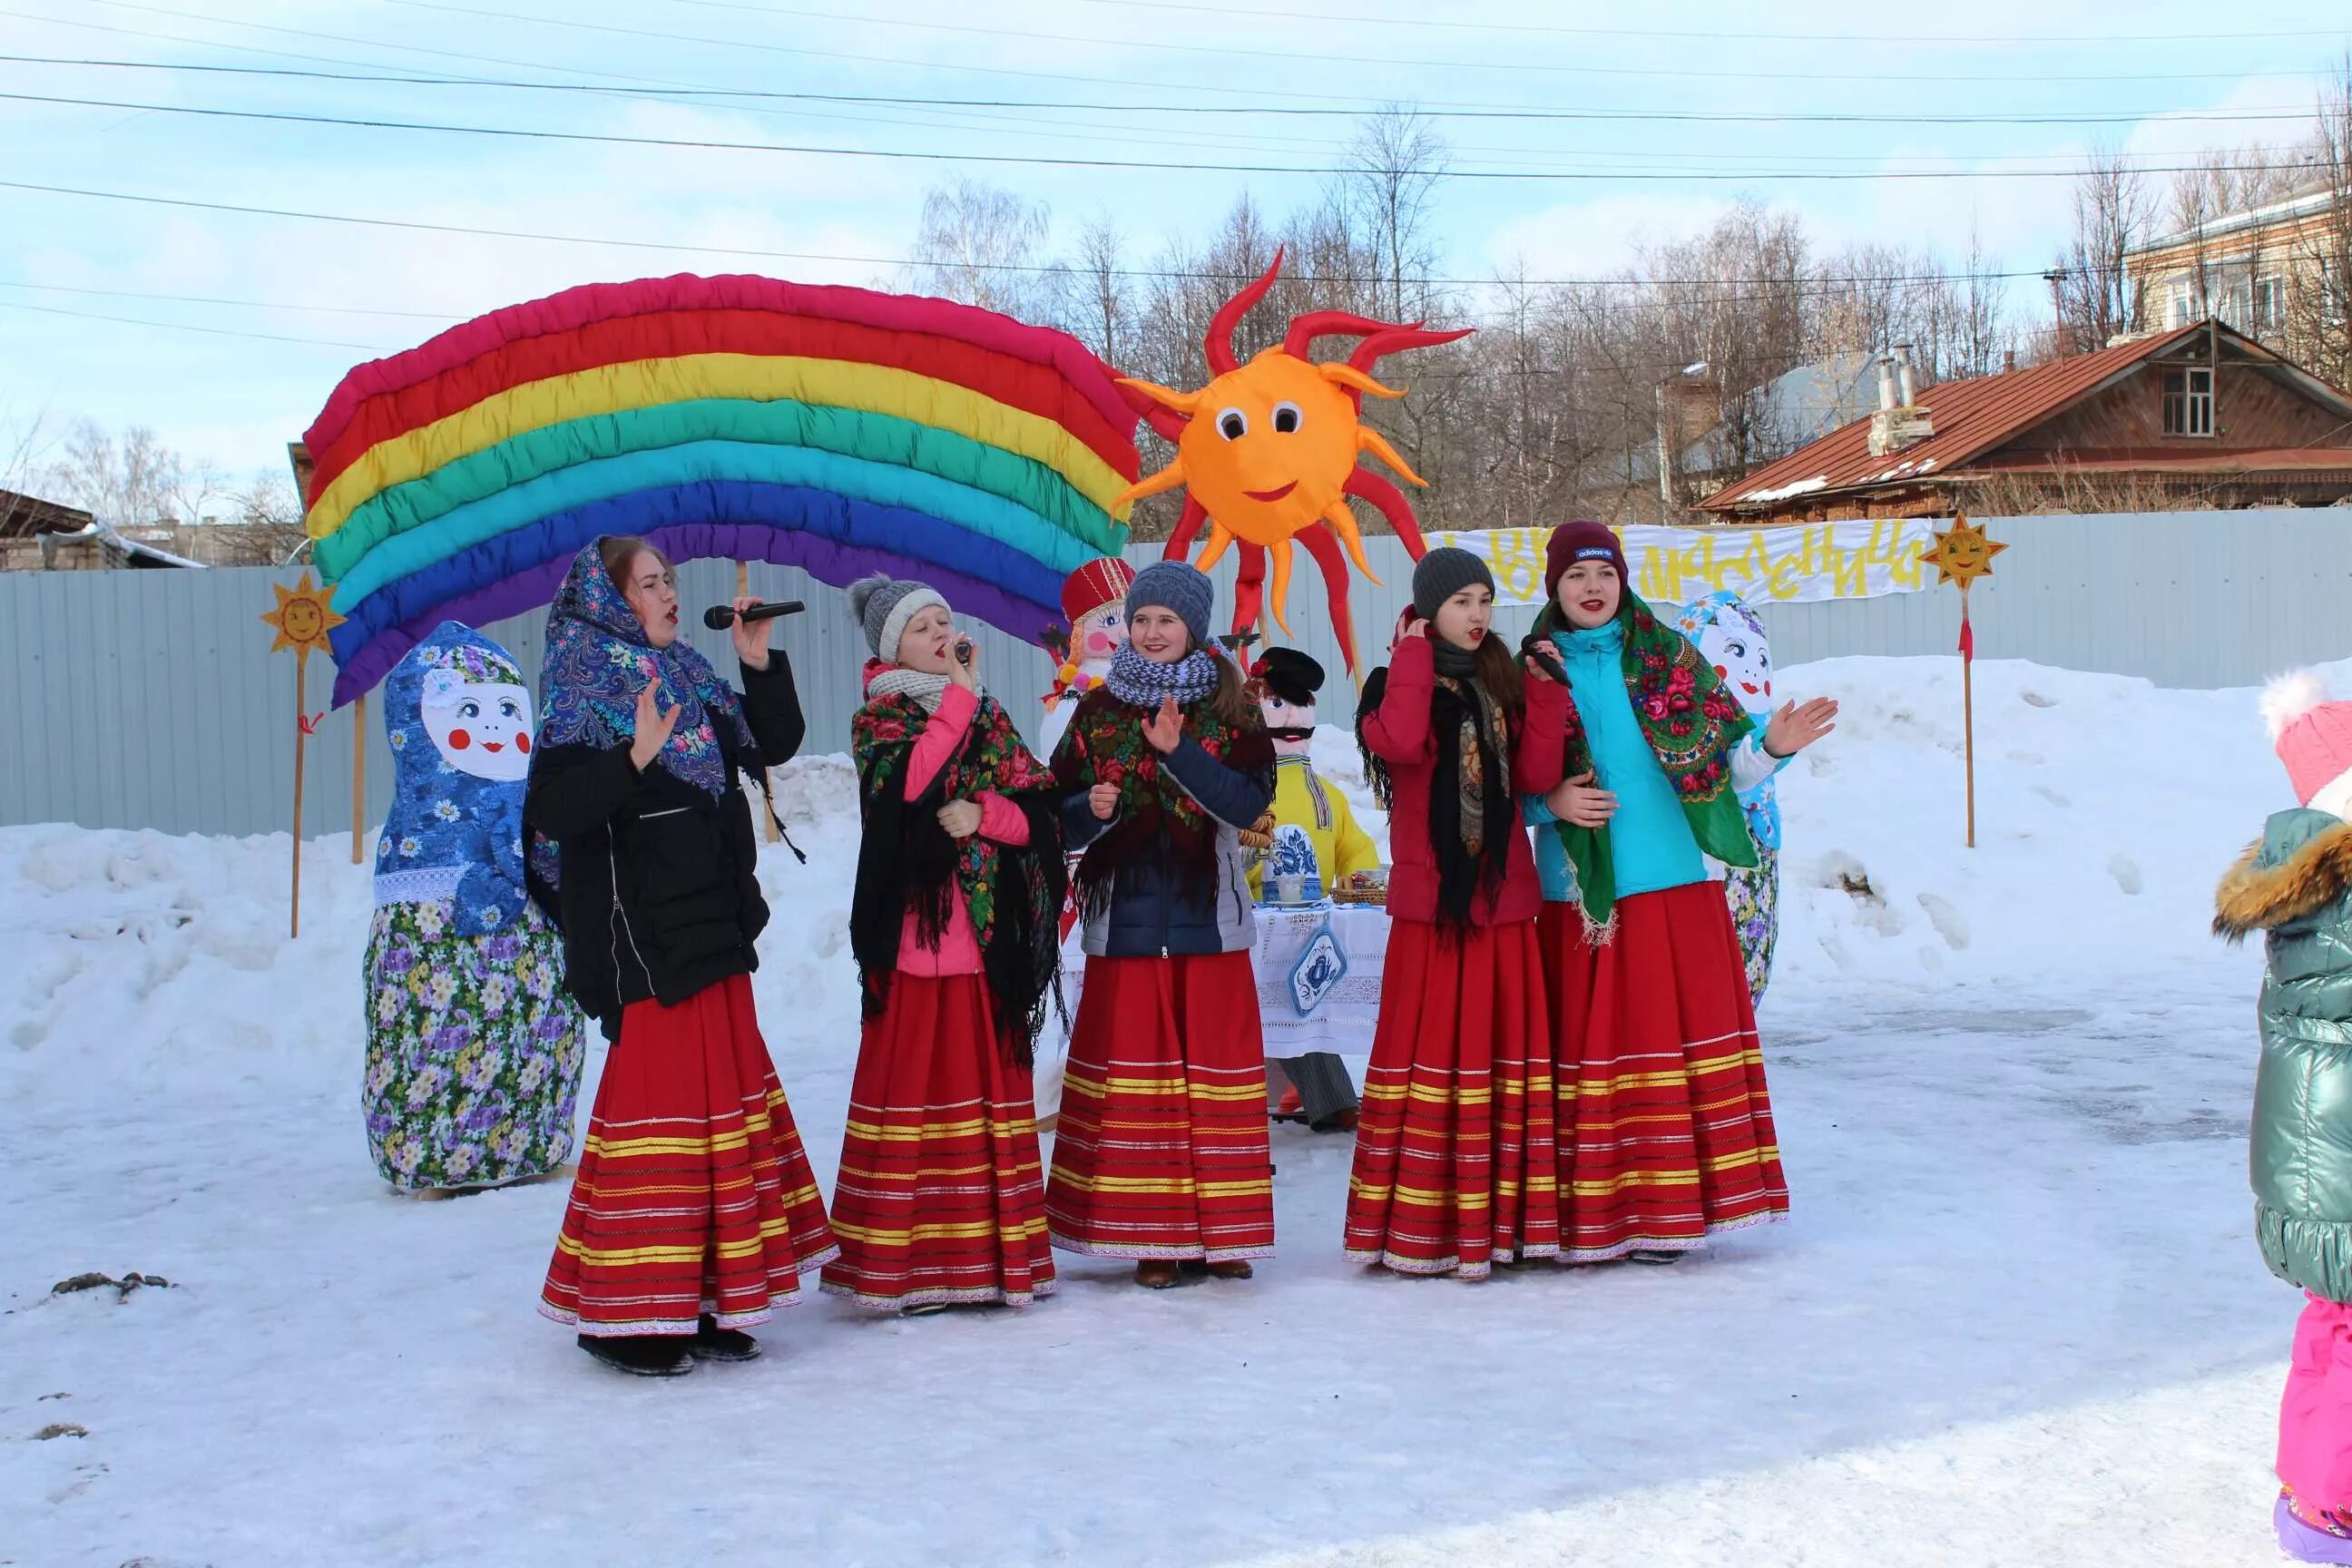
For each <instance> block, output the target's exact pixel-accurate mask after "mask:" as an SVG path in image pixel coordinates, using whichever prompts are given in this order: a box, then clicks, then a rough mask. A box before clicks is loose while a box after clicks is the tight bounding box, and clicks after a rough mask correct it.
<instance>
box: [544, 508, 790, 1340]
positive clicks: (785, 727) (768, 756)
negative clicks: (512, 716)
mask: <svg viewBox="0 0 2352 1568" xmlns="http://www.w3.org/2000/svg"><path fill="white" fill-rule="evenodd" d="M750 602H751V601H749V600H744V601H741V602H740V603H739V605H738V606H737V607H738V608H740V607H741V606H742V605H744V604H749V603H750ZM735 651H736V653H737V655H738V657H739V658H740V659H741V662H742V670H743V690H742V692H741V694H740V696H739V695H738V694H737V693H736V691H735V690H734V689H733V688H731V687H730V686H729V685H728V684H727V683H726V681H725V680H723V679H720V677H719V673H718V672H717V671H716V670H714V669H712V668H710V665H709V661H707V660H706V659H704V658H703V657H702V656H701V655H700V654H698V653H697V652H696V651H695V650H694V649H693V648H692V647H689V646H688V645H687V644H686V643H684V642H681V641H679V640H678V635H677V581H676V579H675V577H674V575H673V574H672V573H671V570H670V564H669V562H668V561H667V559H665V558H664V557H663V555H662V554H661V552H659V551H657V550H655V549H653V548H652V547H651V546H649V545H647V544H646V542H644V541H642V540H637V539H627V538H607V539H600V540H598V541H597V542H596V543H595V544H594V545H593V546H591V547H590V548H589V549H587V550H584V551H583V552H581V553H580V556H579V558H578V559H577V560H575V561H574V562H573V563H572V572H571V575H570V576H568V577H567V578H566V579H565V580H564V584H563V587H562V591H561V592H560V593H559V594H558V595H556V599H555V604H554V606H553V607H552V608H551V610H550V611H549V612H548V619H547V658H546V663H545V665H544V668H542V670H541V679H540V689H541V698H540V712H541V721H540V730H539V742H538V747H537V749H536V750H535V751H534V752H533V753H532V755H531V766H530V791H529V794H528V795H527V796H526V797H525V801H524V805H523V815H524V819H525V821H526V822H527V823H528V824H529V825H530V827H531V829H532V830H533V831H534V832H535V833H537V834H539V835H541V836H543V839H544V840H551V841H552V845H553V848H554V851H555V856H554V863H553V865H552V866H551V867H544V869H546V870H548V871H551V876H549V877H548V878H547V879H546V880H547V881H551V882H552V883H553V897H552V900H549V898H548V892H549V889H548V888H547V887H546V886H545V885H544V884H543V883H542V884H541V886H538V887H536V888H535V889H534V890H535V891H537V892H538V893H540V895H541V900H542V902H550V901H551V902H552V905H553V910H552V912H553V913H555V915H556V916H557V918H558V920H559V921H560V922H561V923H562V928H563V954H564V964H565V969H566V980H565V984H566V985H567V986H568V988H569V989H570V990H571V992H572V995H573V996H575V997H576V998H578V1000H579V1002H580V1005H582V1006H583V1007H584V1008H585V1009H586V1010H587V1011H589V1012H590V1013H593V1014H594V1015H595V1016H596V1018H597V1020H598V1021H599V1023H601V1024H602V1025H603V1026H604V1036H605V1038H606V1039H608V1040H610V1041H612V1042H613V1046H612V1050H611V1051H610V1053H609V1054H608V1055H607V1056H606V1058H605V1061H604V1078H603V1079H602V1081H601V1082H600V1083H599V1084H598V1086H597V1090H596V1105H595V1110H594V1112H593V1116H592V1117H591V1119H590V1121H589V1127H588V1142H587V1145H586V1149H585V1151H584V1152H583V1154H582V1155H581V1159H580V1173H579V1176H578V1178H577V1179H576V1180H575V1181H574V1183H573V1184H572V1202H571V1205H570V1206H569V1207H568V1208H567V1209H566V1210H565V1212H564V1217H563V1228H562V1233H561V1234H560V1235H559V1236H558V1237H556V1243H555V1258H554V1261H553V1262H552V1263H551V1264H550V1265H549V1267H548V1272H547V1284H546V1287H545V1289H543V1290H542V1291H541V1304H540V1310H541V1311H542V1312H544V1313H545V1314H547V1316H549V1317H551V1318H553V1319H555V1320H556V1321H559V1322H565V1323H575V1324H577V1325H578V1327H579V1331H580V1346H581V1348H582V1349H583V1350H585V1351H587V1352H589V1353H590V1354H591V1355H593V1356H594V1357H596V1359H597V1360H599V1361H601V1362H604V1363H606V1364H607V1365H610V1366H614V1367H617V1368H619V1369H620V1370H622V1371H625V1372H633V1373H643V1374H646V1375H655V1376H667V1375H673V1374H676V1373H684V1372H690V1371H692V1370H693V1367H694V1361H695V1359H696V1358H701V1359H705V1360H718V1361H748V1360H750V1359H751V1357H753V1356H755V1355H757V1354H759V1345H758V1342H756V1341H754V1340H753V1339H752V1338H751V1336H750V1335H748V1334H746V1333H744V1332H742V1330H743V1329H745V1328H747V1327H750V1326H751V1325H753V1324H757V1323H761V1322H765V1321H767V1319H768V1317H769V1314H770V1310H771V1309H772V1307H774V1306H776V1305H778V1304H782V1305H785V1306H790V1305H792V1304H793V1302H794V1301H795V1300H798V1299H799V1295H800V1275H801V1273H802V1272H803V1271H804V1270H809V1269H814V1268H820V1267H822V1266H823V1265H824V1263H825V1262H827V1261H828V1260H830V1259H831V1258H833V1256H834V1254H835V1250H836V1248H835V1245H834V1239H833V1231H832V1228H831V1226H829V1225H828V1224H827V1223H826V1220H825V1214H824V1198H823V1197H822V1195H821V1194H819V1193H818V1191H817V1185H816V1179H815V1177H814V1175H813V1174H812V1173H810V1171H809V1166H808V1159H807V1156H806V1155H805V1154H804V1153H803V1152H802V1149H801V1141H800V1134H799V1133H798V1131H795V1129H794V1128H793V1117H792V1110H791V1108H790V1107H789V1106H787V1105H786V1104H785V1101H784V1091H783V1089H782V1088H781V1087H780V1086H779V1085H778V1084H777V1082H776V1073H775V1068H774V1067H773V1066H772V1064H771V1063H770V1061H769V1058H768V1048H767V1046H766V1044H765V1042H764V1041H762V1040H761V1037H760V1026H759V1021H758V1019H757V1018H756V1017H755V1016H753V1012H752V1006H751V978H750V976H751V971H752V970H754V969H756V968H758V967H759V955H758V953H757V952H755V951H754V948H753V945H752V944H753V942H755V941H756V939H757V938H758V937H759V934H760V931H761V928H762V927H764V926H765V925H766V924H767V923H768V906H767V903H766V901H765V900H762V899H761V896H760V885H759V879H758V876H757V870H758V847H757V845H756V843H755V841H754V839H753V837H752V833H751V805H750V802H749V801H748V800H747V798H746V797H745V795H744V793H743V790H742V787H741V784H740V782H739V780H738V778H737V775H738V774H739V773H749V774H751V776H752V777H753V778H755V779H761V780H763V781H764V779H765V777H766V772H767V769H769V768H770V767H772V766H774V765H775V764H777V763H782V762H784V761H786V760H788V759H789V758H790V757H791V756H792V754H793V752H795V751H796V750H798V749H799V746H800V743H801V737H802V733H803V730H804V729H805V727H806V726H805V724H804V722H803V719H802V716H801V706H800V698H799V695H798V693H797V692H795V690H794V689H793V674H792V668H791V666H790V665H789V664H788V663H787V662H786V661H785V658H784V656H783V654H782V653H781V652H777V651H774V650H772V649H771V648H769V647H768V646H767V632H766V630H765V628H764V626H761V625H759V624H757V623H753V624H750V625H747V624H746V623H745V622H743V621H742V620H740V619H738V620H737V621H736V623H735ZM544 847H546V846H545V845H544V843H542V845H541V848H544ZM538 858H539V859H540V860H541V861H542V862H544V860H545V857H544V856H543V855H541V856H540V857H538Z"/></svg>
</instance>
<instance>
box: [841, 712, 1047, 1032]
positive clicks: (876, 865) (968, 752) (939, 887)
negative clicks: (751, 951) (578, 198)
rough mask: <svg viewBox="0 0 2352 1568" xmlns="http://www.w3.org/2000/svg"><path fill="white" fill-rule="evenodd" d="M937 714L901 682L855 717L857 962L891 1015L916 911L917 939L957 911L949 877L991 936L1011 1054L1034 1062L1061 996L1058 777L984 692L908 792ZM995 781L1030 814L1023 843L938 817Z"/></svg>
mask: <svg viewBox="0 0 2352 1568" xmlns="http://www.w3.org/2000/svg"><path fill="white" fill-rule="evenodd" d="M930 717H931V715H930V712H929V710H928V709H926V708H925V707H924V706H923V705H922V703H921V702H920V701H919V700H918V699H917V698H915V697H913V696H909V695H908V694H905V693H903V692H898V693H884V694H880V695H877V696H875V697H873V698H872V699H871V700H869V701H867V702H866V705H865V706H864V707H862V708H860V709H859V710H857V712H856V716H855V717H854V718H853V719H851V721H850V752H851V757H852V760H853V761H854V762H855V763H856V766H857V783H858V794H859V800H860V804H861V805H862V807H863V810H864V815H865V821H866V835H865V838H864V840H863V841H862V842H861V843H860V845H859V847H858V855H857V882H856V889H855V890H854V891H853V893H852V895H851V900H850V909H849V940H850V949H851V951H852V952H853V953H854V954H855V955H856V960H857V976H858V982H859V991H860V994H861V995H862V996H863V998H864V1007H865V1016H866V1017H868V1018H874V1017H878V1016H880V1015H881V1013H882V1010H883V1008H884V1007H885V1006H887V1005H888V1002H889V994H890V982H891V977H892V976H893V975H894V974H895V973H897V971H898V942H899V938H900V935H901V933H902V932H903V931H904V930H905V928H906V922H907V911H908V910H909V909H912V910H914V911H915V934H916V938H917V940H918V941H921V942H937V941H938V940H939V938H940V934H941V933H942V932H943V931H945V930H946V929H947V924H948V920H949V918H950V914H951V913H952V912H953V909H954V901H953V899H952V897H951V896H950V889H953V890H954V891H960V892H961V893H962V895H963V901H964V911H965V914H966V917H967V918H968V919H970V921H971V931H972V935H973V937H974V939H975V940H976V941H977V942H979V944H980V955H981V968H982V973H983V974H984V976H985V978H986V980H987V983H988V989H989V998H990V1000H991V1001H992V1003H993V1004H994V1010H995V1014H996V1027H997V1032H998V1036H999V1037H1000V1038H1001V1039H1002V1041H1003V1046H1004V1048H1005V1050H1006V1052H1007V1053H1008V1054H1009V1055H1010V1056H1011V1057H1012V1058H1013V1060H1015V1061H1017V1062H1019V1063H1020V1064H1021V1065H1023V1066H1024V1067H1026V1066H1027V1065H1029V1062H1030V1060H1031V1058H1032V1057H1033V1055H1034V1049H1035V1045H1036V1039H1037V1031H1038V1030H1039V1029H1040V1028H1041V1027H1043V1026H1044V1025H1045V1006H1046V1000H1047V998H1048V997H1049V996H1050V997H1052V998H1054V999H1055V1001H1056V1002H1057V1003H1058V1001H1059V998H1060V995H1061V940H1060V939H1061V929H1060V917H1061V912H1062V899H1063V894H1064V891H1065V889H1066V878H1067V871H1066V867H1065V866H1064V863H1063V859H1062V847H1061V827H1060V819H1059V816H1058V814H1057V809H1056V806H1057V802H1058V800H1059V792H1058V791H1057V790H1056V789H1055V785H1054V775H1053V773H1051V772H1049V771H1048V770H1047V769H1046V767H1045V764H1044V763H1040V762H1039V761H1038V760H1037V759H1036V758H1035V757H1034V756H1033V755H1031V754H1030V752H1029V751H1028V749H1027V748H1026V747H1024V745H1023V744H1022V743H1021V737H1020V735H1019V733H1018V732H1016V731H1014V729H1013V719H1012V716H1011V715H1010V714H1008V713H1006V712H1005V710H1004V709H1003V705H1002V704H1001V703H999V702H998V701H997V700H995V699H994V698H992V697H990V696H987V695H986V694H984V693H983V694H982V697H981V699H980V707H979V710H977V711H976V712H974V713H973V715H972V718H971V726H970V727H969V728H968V729H967V730H966V731H964V739H963V745H962V747H961V749H960V750H958V751H957V752H956V754H955V755H954V756H953V757H951V758H950V759H949V760H948V763H947V765H946V766H945V767H943V768H941V769H940V773H939V776H938V777H936V778H934V779H933V780H932V781H931V783H930V786H929V788H928V789H926V790H924V792H923V794H922V797H921V798H920V799H919V800H911V801H910V800H908V799H907V798H906V794H907V772H906V770H907V767H908V762H909V760H910V759H911V758H912V757H913V755H914V751H915V742H916V741H917V740H918V739H919V737H920V736H921V735H922V732H923V728H924V726H925V725H926V724H928V723H929V721H930ZM988 790H993V791H995V792H996V793H997V794H998V795H1003V796H1004V797H1005V798H1006V799H1007V800H1010V801H1011V802H1012V803H1013V805H1016V806H1018V807H1020V808H1021V811H1022V813H1023V815H1024V816H1026V817H1027V818H1028V820H1029V842H1028V843H1027V844H1025V845H1023V846H1020V847H1013V846H1011V845H1006V844H999V843H997V842H995V841H994V840H993V839H990V838H986V837H982V836H980V835H978V834H974V835H973V836H972V837H970V838H967V839H964V840H962V841H961V842H959V841H957V840H956V839H953V838H950V837H948V834H947V830H946V829H944V828H942V827H941V826H940V825H939V821H938V816H939V811H940V807H941V806H943V805H946V804H947V803H948V802H950V801H951V800H977V799H978V798H979V797H980V795H982V793H983V792H985V791H988Z"/></svg>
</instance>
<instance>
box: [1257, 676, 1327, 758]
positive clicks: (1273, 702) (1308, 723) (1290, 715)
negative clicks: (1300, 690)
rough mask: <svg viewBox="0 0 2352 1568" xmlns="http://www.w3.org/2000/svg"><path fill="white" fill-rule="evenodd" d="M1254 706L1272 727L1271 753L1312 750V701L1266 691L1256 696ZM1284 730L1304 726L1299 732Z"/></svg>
mask: <svg viewBox="0 0 2352 1568" xmlns="http://www.w3.org/2000/svg"><path fill="white" fill-rule="evenodd" d="M1257 709H1258V711H1259V712H1260V713H1263V714H1264V715H1265V727H1266V728H1267V729H1268V730H1271V731H1274V751H1275V755H1276V756H1280V757H1303V756H1306V755H1307V753H1308V752H1311V751H1313V750H1314V747H1315V739H1314V735H1313V731H1314V729H1315V704H1313V703H1312V702H1307V703H1292V702H1285V701H1284V700H1282V699H1281V698H1279V697H1276V695H1275V694H1274V693H1273V692H1271V691H1268V692H1266V693H1265V694H1264V695H1262V696H1260V697H1259V698H1258V700H1257ZM1285 730H1305V731H1308V733H1307V734H1306V735H1303V736H1291V735H1286V734H1284V733H1283V732H1282V731H1285Z"/></svg>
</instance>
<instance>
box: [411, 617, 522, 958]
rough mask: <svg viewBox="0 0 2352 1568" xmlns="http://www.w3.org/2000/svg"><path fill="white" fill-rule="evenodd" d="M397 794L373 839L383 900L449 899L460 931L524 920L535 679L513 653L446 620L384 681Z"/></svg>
mask: <svg viewBox="0 0 2352 1568" xmlns="http://www.w3.org/2000/svg"><path fill="white" fill-rule="evenodd" d="M383 723H384V735H385V739H387V740H388V741H390V742H391V743H392V758H393V802H392V810H391V812H390V814H389V815H387V816H386V817H385V818H384V824H383V838H382V840H381V841H380V842H379V843H378V844H377V846H376V858H375V901H376V902H377V903H378V904H397V903H412V902H416V903H437V902H439V901H441V900H449V901H450V903H451V905H452V913H453V918H454V923H455V928H456V931H457V934H458V935H460V936H483V935H487V934H488V933H490V932H492V931H508V930H510V929H512V928H513V927H514V925H515V924H516V922H517V921H520V919H521V918H522V912H523V903H524V900H525V899H526V898H527V896H528V895H527V893H526V891H525V878H524V874H523V860H522V855H523V847H522V833H523V829H522V797H523V787H524V779H525V778H526V777H527V776H528V774H529V773H530V750H531V723H530V688H529V687H527V686H525V685H524V684H523V679H522V670H521V668H520V667H519V666H518V665H517V664H516V663H515V661H514V658H513V656H512V655H510V654H509V653H508V652H507V650H506V649H504V648H502V647H499V645H498V644H496V643H494V642H492V641H491V640H490V639H489V638H488V637H484V636H482V634H481V633H479V632H478V631H476V630H474V629H473V628H472V627H470V626H461V625H459V624H458V623H457V622H456V621H444V622H442V623H441V625H440V626H438V627H437V628H436V629H435V631H434V633H433V635H432V636H431V637H426V638H425V640H424V641H423V642H420V643H418V644H417V645H416V646H415V647H413V648H411V649H409V650H408V656H407V657H406V658H403V659H402V660H401V661H400V663H399V664H398V665H396V666H395V667H394V668H393V671H392V673H391V674H390V675H389V676H387V677H386V678H385V679H384V683H383Z"/></svg>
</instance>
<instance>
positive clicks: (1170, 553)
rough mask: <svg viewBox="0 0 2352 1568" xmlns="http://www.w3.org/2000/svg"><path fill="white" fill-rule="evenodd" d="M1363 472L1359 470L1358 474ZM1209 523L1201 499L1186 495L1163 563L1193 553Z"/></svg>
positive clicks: (1206, 509)
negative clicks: (1202, 529)
mask: <svg viewBox="0 0 2352 1568" xmlns="http://www.w3.org/2000/svg"><path fill="white" fill-rule="evenodd" d="M1362 471H1363V470H1362V469H1360V468H1359V469H1358V470H1357V472H1359V473H1361V472H1362ZM1206 521H1209V509H1208V508H1207V507H1204V506H1202V504H1201V498H1200V497H1199V496H1196V495H1194V494H1192V492H1191V491H1190V490H1187V491H1186V492H1185V493H1184V515H1183V516H1181V517H1180V518H1178V519H1177V520H1176V531H1174V532H1173V533H1171V534H1170V535H1169V536H1168V548H1167V549H1165V550H1163V551H1161V552H1160V559H1161V560H1162V561H1181V560H1183V559H1184V557H1186V556H1187V555H1190V554H1192V541H1194V540H1196V539H1198V538H1200V537H1201V525H1202V523H1204V522H1206Z"/></svg>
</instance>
